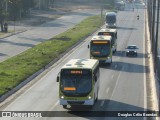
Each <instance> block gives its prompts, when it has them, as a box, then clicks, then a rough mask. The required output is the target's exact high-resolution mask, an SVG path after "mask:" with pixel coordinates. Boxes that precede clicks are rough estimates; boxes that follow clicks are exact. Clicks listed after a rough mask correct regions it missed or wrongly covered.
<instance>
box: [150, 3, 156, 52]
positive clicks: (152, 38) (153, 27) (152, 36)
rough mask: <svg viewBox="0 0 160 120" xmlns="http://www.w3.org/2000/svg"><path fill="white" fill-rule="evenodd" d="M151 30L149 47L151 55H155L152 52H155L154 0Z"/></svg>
mask: <svg viewBox="0 0 160 120" xmlns="http://www.w3.org/2000/svg"><path fill="white" fill-rule="evenodd" d="M152 2H153V3H152V21H151V22H152V23H151V24H152V28H151V29H152V31H151V40H152V42H151V43H152V47H151V49H152V52H153V55H155V54H154V52H155V50H154V49H155V37H154V36H155V33H154V32H155V12H156V9H155V6H156V0H152Z"/></svg>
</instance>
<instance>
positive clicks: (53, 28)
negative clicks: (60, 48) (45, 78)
mask: <svg viewBox="0 0 160 120" xmlns="http://www.w3.org/2000/svg"><path fill="white" fill-rule="evenodd" d="M97 14H100V10H97V9H78V10H76V11H74V12H72V14H67V15H64V16H62V17H60V18H58V19H56V20H54V21H51V22H48V23H45V24H43V25H41V26H38V27H35V29H32V30H28V31H26V32H23V33H20V34H16V35H13V36H10V37H7V38H4V39H0V43H1V44H0V62H2V61H4V60H6V59H8V58H10V57H13V56H15V55H18V54H20V53H22V52H24V51H25V50H27V49H29V48H31V47H34V46H35V45H37V44H39V43H41V42H43V41H45V40H48V39H50V38H52V37H54V36H56V35H58V34H60V33H63V32H64V31H66V30H68V29H70V28H72V27H73V26H75V25H76V24H78V23H79V22H81V21H82V20H83V19H85V18H87V17H88V16H91V15H97ZM6 48H7V49H6Z"/></svg>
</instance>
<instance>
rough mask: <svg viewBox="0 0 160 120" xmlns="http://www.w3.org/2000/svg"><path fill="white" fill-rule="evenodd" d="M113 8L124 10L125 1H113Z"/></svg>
mask: <svg viewBox="0 0 160 120" xmlns="http://www.w3.org/2000/svg"><path fill="white" fill-rule="evenodd" d="M115 9H117V10H124V9H125V2H123V1H120V2H116V3H115Z"/></svg>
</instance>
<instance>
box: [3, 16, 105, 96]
mask: <svg viewBox="0 0 160 120" xmlns="http://www.w3.org/2000/svg"><path fill="white" fill-rule="evenodd" d="M101 23H102V22H101V18H100V16H92V17H89V18H87V19H85V20H84V21H82V22H81V23H80V24H78V25H76V26H75V27H73V28H72V29H70V30H68V31H66V32H64V33H62V34H60V35H57V36H56V37H54V38H52V39H50V40H48V41H45V42H43V43H41V44H39V45H37V46H35V47H33V48H31V49H29V50H27V51H25V52H23V53H22V54H20V55H17V56H15V57H13V58H10V59H8V60H6V61H4V62H2V63H0V96H1V95H3V94H5V93H6V92H7V91H9V90H10V89H12V88H14V87H15V86H17V85H18V84H20V83H21V82H22V81H24V80H25V79H26V78H28V77H29V76H31V75H32V74H34V73H35V72H37V71H38V70H40V69H41V68H43V67H44V66H45V65H46V64H48V63H49V62H51V61H52V60H53V59H55V58H56V57H57V56H58V55H59V54H61V53H63V52H65V51H66V50H67V49H68V48H69V47H71V46H72V45H74V44H75V43H76V42H78V41H79V40H82V39H83V38H84V37H86V36H88V35H89V34H90V33H92V32H94V31H95V30H96V29H98V28H99V27H100V26H101Z"/></svg>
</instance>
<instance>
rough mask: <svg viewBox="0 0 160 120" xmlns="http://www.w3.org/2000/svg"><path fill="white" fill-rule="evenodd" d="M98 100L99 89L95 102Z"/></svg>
mask: <svg viewBox="0 0 160 120" xmlns="http://www.w3.org/2000/svg"><path fill="white" fill-rule="evenodd" d="M97 100H98V90H97V96H96V99H95V102H97Z"/></svg>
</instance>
